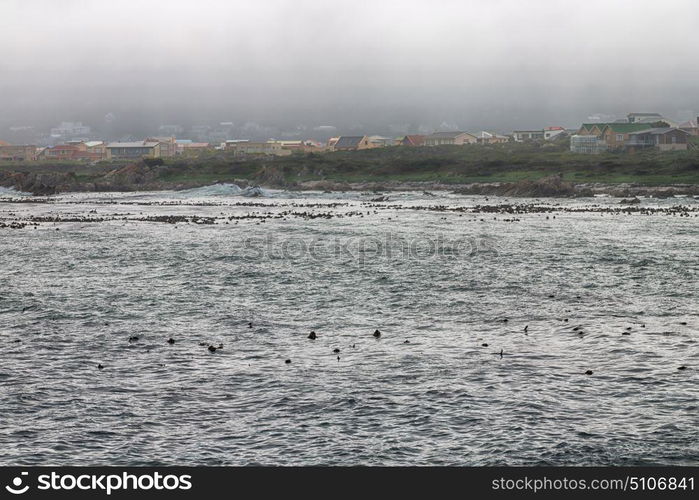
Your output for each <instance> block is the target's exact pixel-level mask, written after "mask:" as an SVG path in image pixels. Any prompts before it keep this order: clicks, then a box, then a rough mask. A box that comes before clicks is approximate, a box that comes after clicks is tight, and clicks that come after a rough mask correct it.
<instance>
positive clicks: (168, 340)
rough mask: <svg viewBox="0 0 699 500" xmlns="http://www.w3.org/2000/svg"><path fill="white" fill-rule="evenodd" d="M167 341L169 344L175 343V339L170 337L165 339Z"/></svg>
mask: <svg viewBox="0 0 699 500" xmlns="http://www.w3.org/2000/svg"><path fill="white" fill-rule="evenodd" d="M167 343H168V344H170V345H172V344H174V343H175V339H173V338H172V337H170V338H169V339H167Z"/></svg>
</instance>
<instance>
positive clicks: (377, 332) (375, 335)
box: [374, 330, 381, 339]
mask: <svg viewBox="0 0 699 500" xmlns="http://www.w3.org/2000/svg"><path fill="white" fill-rule="evenodd" d="M380 336H381V332H380V331H378V330H374V337H376V338H377V339H378V338H379V337H380Z"/></svg>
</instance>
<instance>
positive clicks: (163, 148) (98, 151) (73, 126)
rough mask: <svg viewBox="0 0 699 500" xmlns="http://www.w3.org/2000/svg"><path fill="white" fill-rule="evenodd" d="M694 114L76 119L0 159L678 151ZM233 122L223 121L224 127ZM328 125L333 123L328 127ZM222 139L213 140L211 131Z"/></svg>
mask: <svg viewBox="0 0 699 500" xmlns="http://www.w3.org/2000/svg"><path fill="white" fill-rule="evenodd" d="M698 121H699V117H698V118H697V120H689V121H685V122H681V123H678V122H675V121H673V120H671V119H668V118H666V117H664V116H662V115H661V114H659V113H629V114H628V115H627V116H626V117H625V118H622V119H617V120H614V121H611V122H602V121H595V122H592V123H583V124H582V125H581V126H580V127H579V128H578V129H566V128H564V127H561V126H547V127H544V128H541V129H531V130H514V131H512V132H511V133H509V134H500V133H497V132H494V131H486V130H482V131H479V132H466V131H435V132H433V133H431V134H412V135H404V136H398V137H385V136H381V135H337V136H334V137H330V138H329V139H328V140H325V141H319V140H315V139H295V140H277V139H268V140H262V141H260V140H253V139H246V138H239V139H229V138H226V137H225V134H224V136H221V134H217V133H216V131H213V132H209V136H208V137H207V134H206V131H204V133H202V131H201V130H193V131H192V135H193V136H198V138H201V137H204V138H208V139H210V140H209V141H202V140H197V139H195V138H181V137H180V135H181V134H182V132H183V130H182V127H178V126H162V127H160V130H161V131H162V132H169V134H165V135H155V136H149V137H144V138H142V139H138V140H136V139H134V138H130V139H129V140H120V141H107V140H101V139H99V138H97V137H95V134H92V130H91V128H90V127H89V126H86V125H83V124H82V123H81V122H63V123H61V124H60V125H59V126H57V127H55V128H53V129H51V133H50V135H49V136H48V140H45V141H44V142H50V143H51V144H47V145H45V146H38V145H36V144H17V143H11V142H10V141H3V140H0V161H16V162H23V161H42V160H50V161H83V162H100V161H108V162H109V161H123V160H136V159H141V158H174V157H182V158H187V157H199V156H200V155H202V154H205V153H206V152H209V151H210V152H214V151H223V152H226V153H229V154H232V155H233V156H241V157H246V156H288V155H292V154H294V153H332V152H335V151H357V150H365V149H374V148H386V147H406V148H410V147H436V146H467V145H476V146H477V145H487V144H503V143H510V142H514V143H540V144H543V145H546V144H547V143H549V144H553V143H557V144H559V145H560V144H565V145H566V146H568V147H569V149H570V151H571V152H572V153H578V154H601V153H605V152H612V153H620V154H633V153H636V152H638V151H642V150H648V149H652V150H656V151H679V150H687V149H694V148H696V147H697V145H696V144H697V143H698V142H699V141H695V140H693V139H692V138H696V137H699V126H698V125H697V122H698ZM229 124H230V122H223V123H221V124H220V126H221V127H224V130H225V127H226V126H228V125H229ZM327 128H328V129H330V130H332V129H334V127H327ZM217 138H218V139H221V140H216V139H217Z"/></svg>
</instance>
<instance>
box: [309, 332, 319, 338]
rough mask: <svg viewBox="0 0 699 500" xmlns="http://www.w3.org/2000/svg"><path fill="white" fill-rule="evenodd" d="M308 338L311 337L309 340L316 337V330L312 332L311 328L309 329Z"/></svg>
mask: <svg viewBox="0 0 699 500" xmlns="http://www.w3.org/2000/svg"><path fill="white" fill-rule="evenodd" d="M308 338H309V339H311V340H315V339H317V338H318V335H316V332H314V331H313V330H311V333H309V334H308Z"/></svg>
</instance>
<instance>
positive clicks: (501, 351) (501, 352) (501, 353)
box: [500, 349, 503, 359]
mask: <svg viewBox="0 0 699 500" xmlns="http://www.w3.org/2000/svg"><path fill="white" fill-rule="evenodd" d="M502 355H503V350H502V349H500V359H502Z"/></svg>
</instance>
